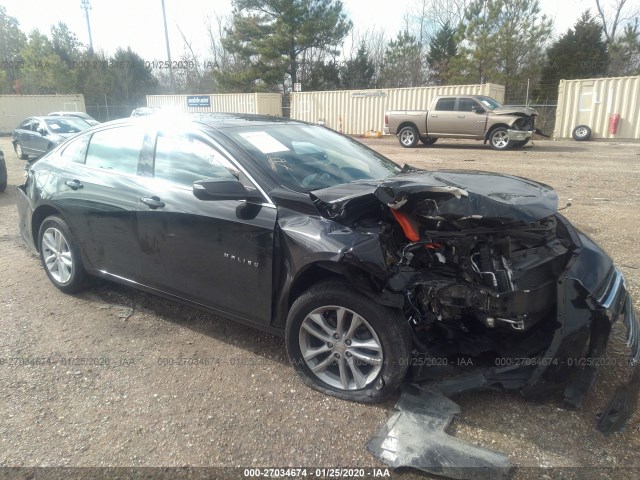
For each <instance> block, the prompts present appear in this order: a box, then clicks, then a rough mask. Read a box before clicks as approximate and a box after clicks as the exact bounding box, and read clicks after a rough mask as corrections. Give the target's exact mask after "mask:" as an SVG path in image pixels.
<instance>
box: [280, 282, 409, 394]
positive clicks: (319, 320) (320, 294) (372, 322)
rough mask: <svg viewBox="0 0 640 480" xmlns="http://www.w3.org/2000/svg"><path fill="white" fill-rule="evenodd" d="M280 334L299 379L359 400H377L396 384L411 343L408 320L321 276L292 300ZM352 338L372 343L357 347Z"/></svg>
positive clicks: (401, 378)
mask: <svg viewBox="0 0 640 480" xmlns="http://www.w3.org/2000/svg"><path fill="white" fill-rule="evenodd" d="M340 312H341V313H342V314H341V315H340V317H341V318H342V319H343V322H344V323H343V327H342V328H340V327H339V326H338V321H337V320H338V318H339V313H340ZM356 319H358V324H357V326H356V327H355V331H352V328H353V325H354V322H355V320H356ZM312 332H313V333H312ZM334 335H336V336H338V338H337V339H336V337H335V336H334ZM285 338H286V343H287V353H288V355H289V360H290V361H291V363H292V365H293V367H294V369H295V370H296V372H297V373H298V375H300V377H301V378H302V381H303V382H304V383H305V384H307V385H308V386H310V387H311V388H314V389H315V390H318V391H320V392H323V393H326V394H328V395H332V396H334V397H338V398H341V399H343V400H351V401H356V402H363V403H375V402H380V401H382V400H384V399H385V398H387V397H388V396H390V395H391V394H393V393H394V392H395V391H396V390H397V389H398V387H399V386H400V385H401V384H402V382H403V381H404V379H405V377H406V374H407V370H408V364H409V360H410V355H411V346H412V340H411V330H410V326H409V324H408V322H407V321H406V319H404V318H403V316H402V315H401V314H400V312H399V311H396V310H392V309H390V308H387V307H383V306H381V305H378V304H376V303H375V302H372V301H371V299H370V298H369V297H367V296H365V295H363V294H362V293H360V292H358V291H357V290H355V289H354V288H353V287H352V286H351V285H350V284H348V283H347V282H346V281H342V280H337V281H336V280H333V281H327V282H321V283H319V284H317V285H315V286H314V287H312V288H311V289H309V290H308V291H306V292H305V293H303V294H302V295H301V296H300V297H299V298H298V299H297V300H296V301H295V302H294V303H293V305H292V307H291V310H290V311H289V316H288V319H287V328H286V336H285ZM358 341H359V342H361V343H362V344H364V343H365V342H366V343H367V345H368V346H371V347H373V348H364V347H362V346H360V347H358V346H357V345H355V344H356V342H358ZM314 350H320V351H319V352H314ZM303 351H304V353H303ZM305 357H306V359H305ZM354 359H358V360H360V361H359V362H357V363H354ZM323 366H324V367H323ZM312 369H315V370H316V371H317V373H315V372H314V371H313V370H312Z"/></svg>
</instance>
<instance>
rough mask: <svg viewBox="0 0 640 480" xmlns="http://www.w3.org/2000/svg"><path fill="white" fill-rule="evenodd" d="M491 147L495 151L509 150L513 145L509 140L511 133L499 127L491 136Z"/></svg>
mask: <svg viewBox="0 0 640 480" xmlns="http://www.w3.org/2000/svg"><path fill="white" fill-rule="evenodd" d="M489 145H490V146H491V148H493V149H494V150H508V149H510V148H511V146H512V145H513V142H511V141H510V140H509V131H508V130H507V129H506V128H504V127H498V128H496V129H495V130H493V131H492V132H491V134H490V135H489Z"/></svg>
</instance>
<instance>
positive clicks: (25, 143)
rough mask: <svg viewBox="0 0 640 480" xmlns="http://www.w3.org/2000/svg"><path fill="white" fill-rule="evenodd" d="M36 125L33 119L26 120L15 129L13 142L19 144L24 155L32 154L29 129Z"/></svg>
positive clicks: (31, 132)
mask: <svg viewBox="0 0 640 480" xmlns="http://www.w3.org/2000/svg"><path fill="white" fill-rule="evenodd" d="M34 123H37V122H36V121H35V120H34V119H33V118H27V119H26V120H25V121H24V122H22V123H21V124H20V126H19V127H18V128H17V129H16V132H15V137H14V138H15V141H16V142H19V143H20V145H21V146H22V151H23V152H24V153H27V154H29V153H32V152H31V144H32V143H31V140H32V138H31V137H32V134H33V130H32V129H31V127H32V125H33V124H34Z"/></svg>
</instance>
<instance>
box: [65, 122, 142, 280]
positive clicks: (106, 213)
mask: <svg viewBox="0 0 640 480" xmlns="http://www.w3.org/2000/svg"><path fill="white" fill-rule="evenodd" d="M148 138H149V137H148V136H147V135H146V132H145V131H144V130H142V129H140V128H138V127H136V126H131V125H126V126H116V127H112V128H107V129H103V130H99V131H97V132H95V133H93V134H86V135H82V136H80V137H78V138H76V139H74V140H73V141H71V142H70V143H69V144H68V145H67V146H66V147H65V149H64V151H63V152H62V155H63V156H66V157H67V159H68V161H67V166H66V169H65V171H64V172H63V174H62V175H61V177H60V180H59V185H58V192H59V200H58V203H59V204H60V205H61V206H62V207H63V208H64V211H65V214H66V215H65V216H66V217H67V219H68V221H69V223H70V224H71V227H72V230H73V231H74V233H76V236H77V240H78V242H79V244H80V248H81V249H82V251H83V253H84V255H85V258H86V260H87V261H88V263H89V267H90V268H93V269H95V270H98V271H101V272H103V273H107V274H110V275H114V276H117V277H121V278H122V279H126V280H129V281H139V280H140V246H139V243H138V240H139V238H138V224H137V221H138V219H137V213H138V211H139V210H140V208H141V207H142V206H144V207H145V208H146V206H145V205H144V204H142V203H141V201H140V197H141V194H140V192H141V189H142V186H141V182H142V181H143V178H142V177H140V176H139V175H138V171H139V163H141V162H144V160H145V158H146V157H145V152H148V151H149V147H148V145H147V144H145V140H146V139H148Z"/></svg>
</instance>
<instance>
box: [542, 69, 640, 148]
mask: <svg viewBox="0 0 640 480" xmlns="http://www.w3.org/2000/svg"><path fill="white" fill-rule="evenodd" d="M639 97H640V76H638V77H612V78H587V79H580V80H560V85H559V86H558V108H557V110H556V126H555V132H554V136H555V137H556V138H571V134H572V132H573V129H574V128H575V127H577V126H578V125H587V126H588V127H589V128H590V129H591V138H616V139H635V140H640V100H639ZM615 114H618V115H620V119H619V121H618V128H617V131H616V133H615V134H613V133H610V132H609V121H610V119H611V117H612V116H613V115H615Z"/></svg>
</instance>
